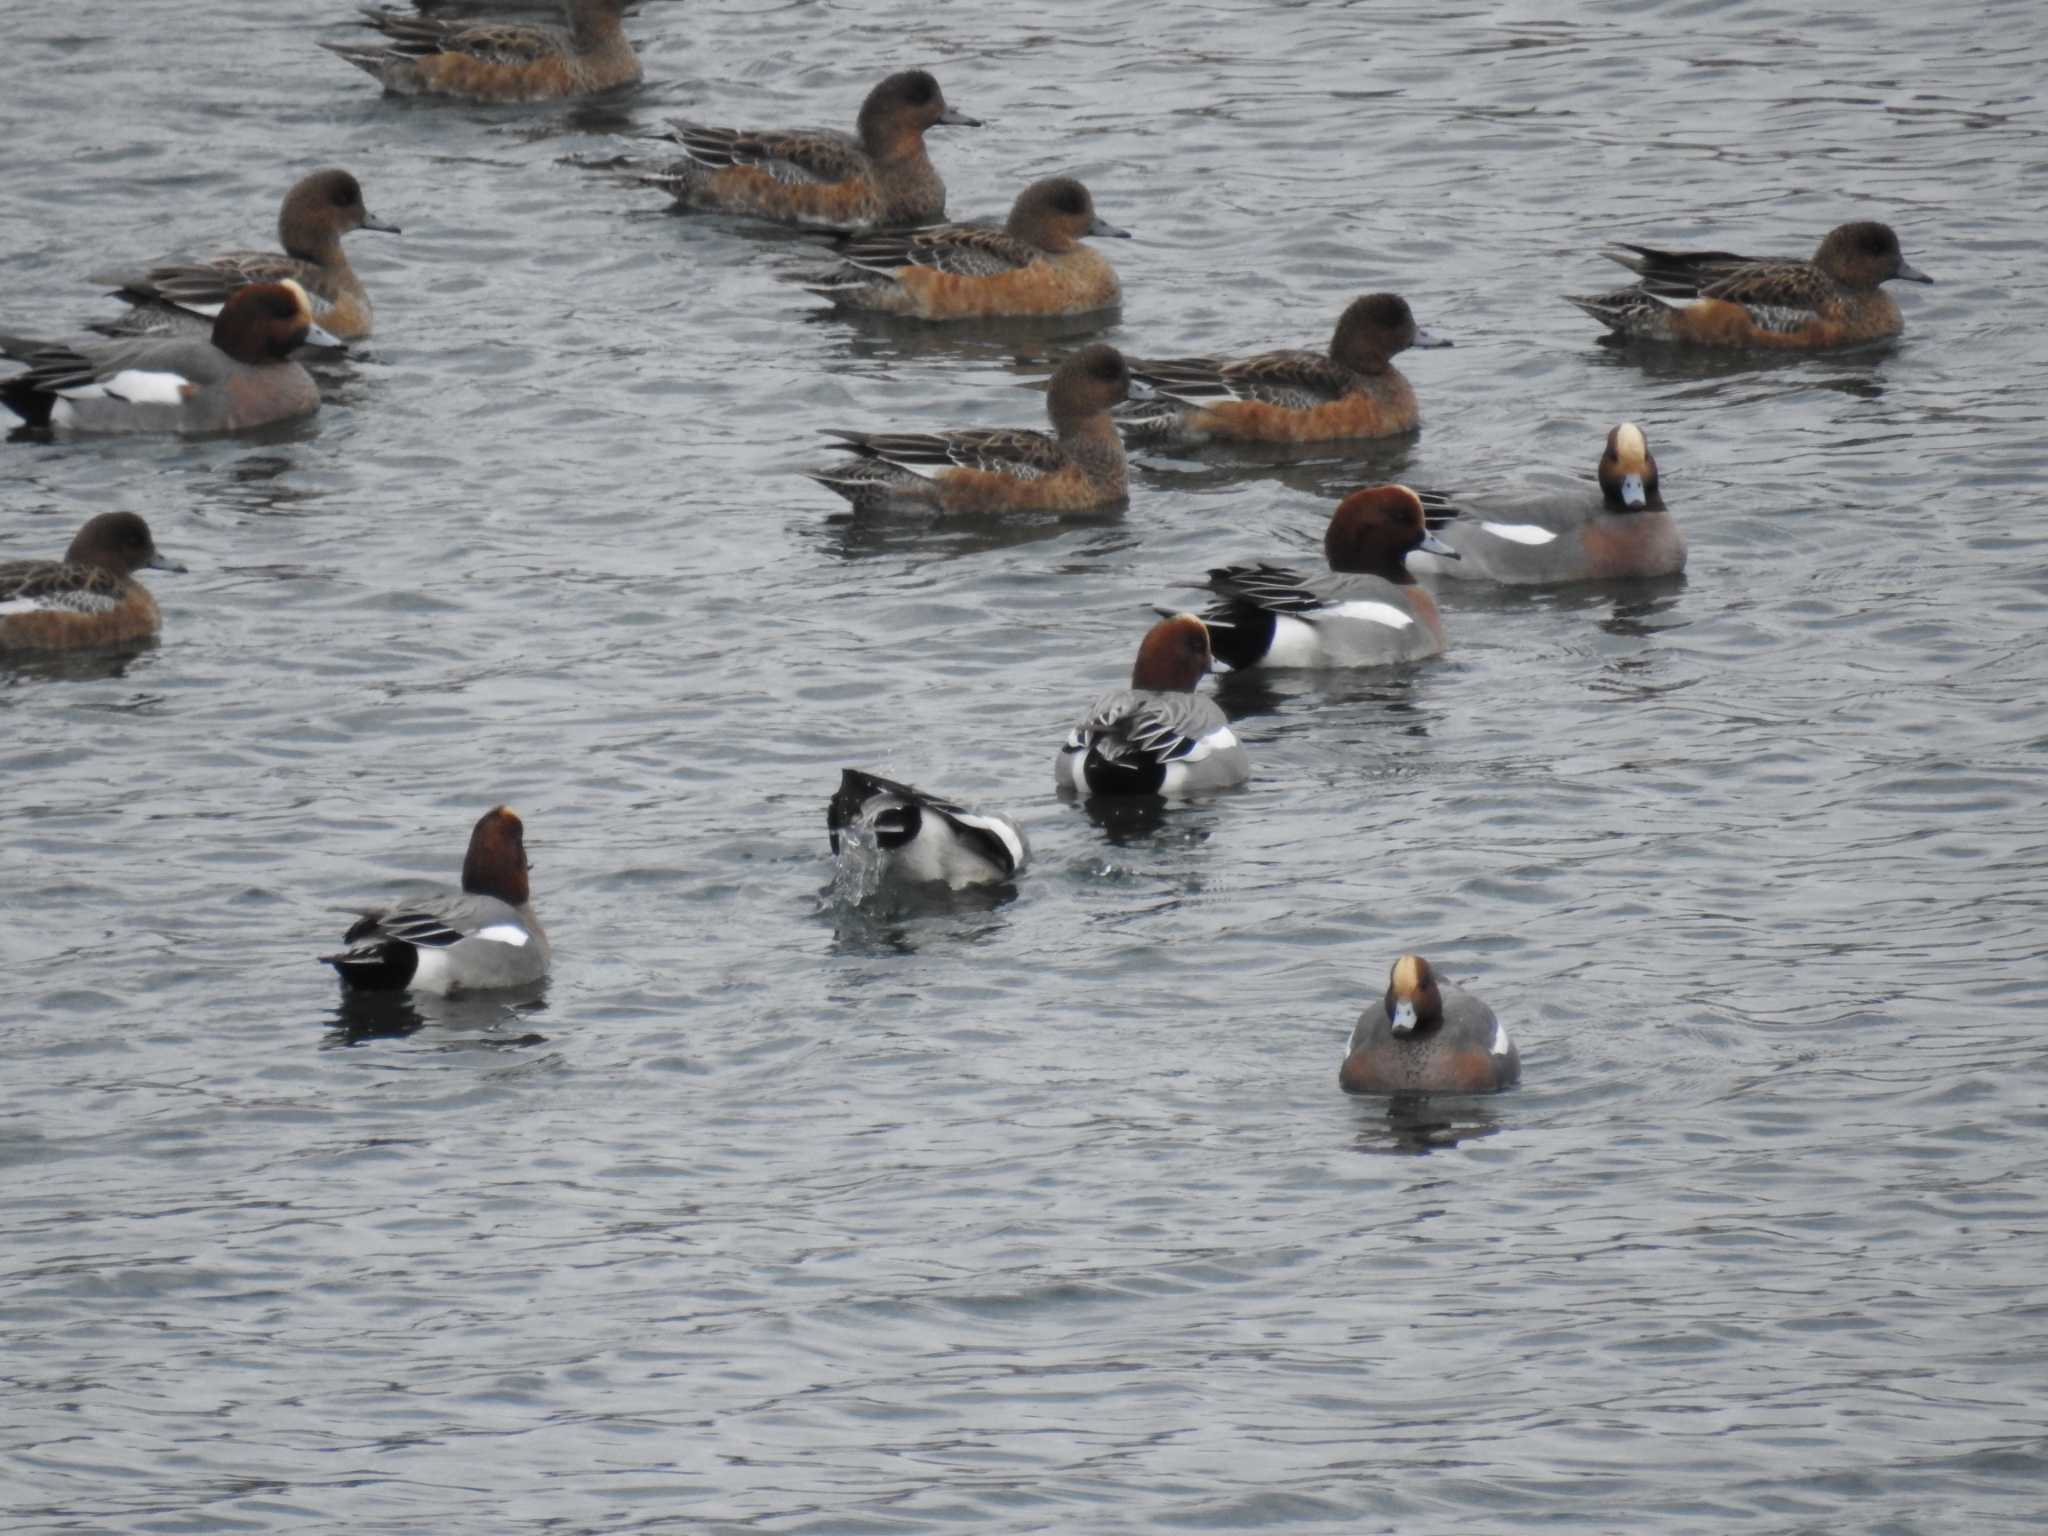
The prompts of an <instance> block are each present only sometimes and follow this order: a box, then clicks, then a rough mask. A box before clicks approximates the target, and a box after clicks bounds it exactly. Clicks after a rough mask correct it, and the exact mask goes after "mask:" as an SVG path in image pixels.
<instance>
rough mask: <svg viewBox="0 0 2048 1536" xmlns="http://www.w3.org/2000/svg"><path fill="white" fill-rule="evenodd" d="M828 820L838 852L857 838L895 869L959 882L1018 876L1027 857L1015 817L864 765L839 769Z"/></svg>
mask: <svg viewBox="0 0 2048 1536" xmlns="http://www.w3.org/2000/svg"><path fill="white" fill-rule="evenodd" d="M825 828H826V835H827V836H828V837H829V838H830V840H831V843H832V852H833V854H834V856H835V857H836V856H838V855H839V854H840V853H841V852H842V850H851V849H852V848H853V847H854V846H856V845H859V846H862V847H866V848H871V849H874V850H876V851H877V853H878V854H879V856H880V859H881V861H882V865H883V869H884V871H885V872H886V873H887V874H888V875H890V876H893V877H894V878H896V879H899V880H905V881H912V882H920V883H921V882H932V883H936V884H940V885H947V886H951V887H952V888H953V889H955V890H960V889H963V888H965V887H968V886H975V885H1000V884H1002V883H1004V882H1005V881H1008V880H1012V879H1014V878H1016V876H1017V874H1018V872H1019V871H1020V870H1022V869H1023V868H1024V864H1025V860H1026V859H1027V857H1028V850H1027V848H1026V846H1025V842H1024V834H1023V833H1022V832H1021V831H1020V830H1019V829H1018V827H1017V823H1016V822H1014V821H1012V820H1011V819H1010V818H1009V817H1007V816H994V815H988V814H985V813H982V812H977V811H970V810H967V809H966V808H964V807H962V806H959V805H956V804H954V803H953V802H952V801H950V800H941V799H939V798H938V797H937V796H936V795H928V794H926V793H925V792H924V791H923V790H921V789H916V788H914V787H912V786H911V785H908V784H900V783H898V782H897V781H896V780H894V779H885V778H883V777H881V776H880V775H879V774H873V773H867V772H864V771H863V770H861V769H859V768H846V769H842V770H841V771H840V775H839V790H838V792H837V793H836V794H834V795H833V796H832V800H831V803H830V804H829V805H828V806H827V807H826V811H825Z"/></svg>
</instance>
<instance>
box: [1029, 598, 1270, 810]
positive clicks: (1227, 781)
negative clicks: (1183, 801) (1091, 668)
mask: <svg viewBox="0 0 2048 1536" xmlns="http://www.w3.org/2000/svg"><path fill="white" fill-rule="evenodd" d="M1209 663H1210V655H1209V632H1208V629H1207V628H1206V626H1204V625H1203V623H1202V621H1201V620H1200V619H1198V618H1196V617H1195V616H1194V615H1193V614H1191V613H1177V614H1175V615H1173V616H1172V617H1171V618H1164V619H1161V620H1160V621H1159V622H1158V623H1157V624H1154V625H1153V626H1152V628H1151V629H1149V630H1148V631H1146V634H1145V638H1144V640H1143V641H1142V642H1141V643H1140V644H1139V646H1138V659H1137V662H1136V663H1135V664H1134V665H1133V666H1132V668H1131V686H1130V687H1128V688H1121V689H1118V690H1117V691H1116V692H1115V693H1105V694H1104V695H1103V696H1102V697H1101V698H1099V699H1097V700H1096V701H1095V702H1094V703H1093V704H1092V705H1090V706H1089V708H1088V713H1087V715H1086V716H1085V717H1084V718H1083V719H1082V721H1081V723H1080V724H1079V725H1077V726H1075V727H1074V729H1073V733H1072V734H1071V735H1069V736H1068V737H1067V740H1066V744H1065V745H1064V746H1062V747H1061V748H1060V751H1059V756H1058V757H1056V758H1055V759H1054V760H1053V766H1052V772H1053V782H1054V783H1055V784H1056V785H1058V786H1059V788H1061V789H1063V790H1071V791H1072V792H1074V793H1075V794H1079V795H1166V796H1174V795H1198V794H1203V793H1205V792H1207V791H1209V790H1213V789H1228V788H1229V787H1230V786H1231V785H1233V784H1242V783H1243V782H1244V781H1245V780H1246V779H1248V778H1249V777H1251V763H1250V762H1249V760H1248V759H1247V758H1246V757H1245V754H1244V748H1243V747H1242V746H1240V745H1239V744H1238V740H1237V736H1236V733H1235V732H1233V731H1232V730H1231V729H1230V722H1229V721H1228V720H1227V719H1225V718H1224V715H1223V711H1222V710H1221V709H1219V708H1217V707H1216V701H1215V700H1214V699H1212V698H1210V697H1208V696H1207V695H1206V694H1200V693H1196V692H1195V685H1196V684H1198V683H1200V682H1201V680H1202V674H1203V673H1205V672H1207V671H1208V670H1209Z"/></svg>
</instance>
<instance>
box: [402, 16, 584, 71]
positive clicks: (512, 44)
mask: <svg viewBox="0 0 2048 1536" xmlns="http://www.w3.org/2000/svg"><path fill="white" fill-rule="evenodd" d="M363 19H364V24H365V25H366V26H371V27H375V28H376V29H377V30H378V31H379V32H382V33H383V34H384V35H385V36H386V37H388V38H390V39H391V41H392V45H393V47H394V48H395V49H396V50H397V51H398V52H399V53H403V54H408V55H410V56H411V57H413V58H425V57H427V56H428V55H429V54H435V53H467V54H471V55H474V56H475V57H477V58H480V59H489V60H491V61H493V62H497V63H506V64H526V63H531V62H532V61H533V60H535V59H543V58H549V57H552V56H554V55H557V54H560V53H562V52H563V51H564V48H563V44H564V41H565V37H566V34H564V33H562V32H560V31H557V30H556V29H554V28H552V27H539V26H529V25H524V24H522V23H519V22H510V21H499V22H467V21H441V20H437V19H435V18H434V17H431V16H414V15H410V14H408V13H406V12H404V11H384V10H369V9H366V10H365V11H364V12H363Z"/></svg>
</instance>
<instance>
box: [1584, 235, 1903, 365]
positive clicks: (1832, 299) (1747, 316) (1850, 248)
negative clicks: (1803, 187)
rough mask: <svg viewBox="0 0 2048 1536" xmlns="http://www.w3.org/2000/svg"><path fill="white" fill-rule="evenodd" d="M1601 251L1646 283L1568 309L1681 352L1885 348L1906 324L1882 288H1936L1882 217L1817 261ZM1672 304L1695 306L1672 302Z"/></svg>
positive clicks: (1624, 336) (1616, 334) (1830, 239)
mask: <svg viewBox="0 0 2048 1536" xmlns="http://www.w3.org/2000/svg"><path fill="white" fill-rule="evenodd" d="M1602 254H1603V255H1605V256H1606V257H1607V258H1608V259H1609V260H1611V261H1615V262H1619V263H1620V264H1621V265H1622V266H1624V267H1627V268H1628V269H1629V270H1630V271H1632V272H1635V273H1636V274H1638V277H1639V281H1638V282H1637V283H1636V285H1635V286H1634V287H1633V288H1621V289H1617V290H1615V291H1613V292H1611V293H1598V294H1588V295H1584V296H1581V297H1576V298H1573V297H1569V296H1568V297H1567V299H1566V302H1567V303H1570V304H1576V305H1577V306H1578V307H1579V308H1580V309H1582V310H1584V311H1585V312H1586V313H1587V314H1589V315H1591V316H1592V317H1593V318H1594V319H1595V320H1598V321H1599V322H1600V323H1601V324H1602V325H1604V326H1606V327H1607V329H1608V331H1609V333H1610V335H1611V336H1612V337H1613V338H1615V339H1619V340H1625V341H1660V342H1673V343H1676V344H1679V345H1682V346H1696V347H1768V348H1773V349H1778V350H1789V351H1805V352H1814V351H1823V350H1826V349H1829V348H1833V347H1851V346H1860V345H1862V344H1864V343H1866V342H1872V341H1882V340H1885V339H1887V338H1889V337H1893V336H1896V335H1898V334H1899V333H1900V331H1901V330H1903V329H1904V328H1905V321H1904V319H1903V317H1902V316H1901V315H1900V314H1899V306H1898V304H1897V303H1896V302H1895V301H1894V300H1893V299H1892V297H1891V295H1890V294H1888V293H1885V292H1884V291H1883V290H1882V289H1881V288H1880V286H1879V285H1880V284H1882V283H1888V282H1891V281H1892V280H1893V279H1898V280H1899V281H1901V282H1908V283H1931V282H1933V281H1934V279H1933V278H1931V277H1929V276H1928V275H1927V274H1926V273H1925V272H1922V271H1921V270H1920V269H1919V268H1918V267H1915V266H1914V265H1912V264H1911V263H1910V262H1908V261H1907V260H1906V258H1905V255H1904V253H1903V252H1902V251H1901V250H1900V249H1899V237H1898V234H1897V232H1896V231H1895V230H1893V228H1892V227H1891V226H1890V225H1889V224H1881V223H1879V222H1877V221H1876V220H1874V219H1861V220H1858V221H1856V222H1854V223H1851V224H1841V225H1837V226H1836V227H1835V228H1834V229H1831V230H1829V231H1828V233H1827V235H1826V236H1825V237H1824V238H1823V239H1822V240H1821V242H1820V245H1819V247H1818V248H1817V249H1816V250H1815V251H1814V253H1813V257H1812V259H1811V260H1808V261H1800V260H1797V259H1792V258H1774V257H1754V256H1737V255H1734V254H1733V253H1731V252H1728V251H1667V250H1660V249H1658V248H1657V247H1655V246H1648V245H1631V244H1629V243H1627V242H1626V241H1623V242H1618V245H1617V249H1615V250H1611V251H1606V252H1603V253H1602ZM1673 299H1676V300H1685V301H1688V302H1685V303H1680V304H1674V303H1667V302H1666V301H1667V300H1673Z"/></svg>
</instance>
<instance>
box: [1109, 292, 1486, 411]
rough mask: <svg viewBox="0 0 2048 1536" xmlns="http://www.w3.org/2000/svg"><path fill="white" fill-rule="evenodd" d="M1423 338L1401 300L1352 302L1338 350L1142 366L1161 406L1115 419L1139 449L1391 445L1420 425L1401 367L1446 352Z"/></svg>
mask: <svg viewBox="0 0 2048 1536" xmlns="http://www.w3.org/2000/svg"><path fill="white" fill-rule="evenodd" d="M1449 345H1450V342H1448V341H1446V340H1444V339H1443V338H1442V337H1439V336H1434V335H1432V334H1430V333H1429V332H1428V331H1425V330H1423V329H1421V328H1420V327H1419V326H1417V325H1416V323H1415V314H1414V311H1412V310H1411V309H1409V307H1408V301H1407V300H1406V299H1404V298H1402V297H1401V296H1400V295H1399V294H1393V293H1369V294H1367V295H1366V296H1365V297H1363V298H1360V299H1354V300H1352V301H1351V303H1350V304H1349V305H1348V306H1347V307H1346V308H1345V310H1344V313H1343V315H1342V316H1340V317H1339V319H1338V321H1337V329H1336V332H1335V334H1334V335H1332V336H1331V338H1330V350H1329V351H1328V353H1322V352H1308V351H1299V352H1261V353H1260V354H1259V355H1258V356H1256V357H1244V358H1222V357H1175V358H1162V359H1157V360H1149V359H1144V358H1134V359H1132V361H1131V373H1132V375H1133V376H1134V377H1136V378H1140V379H1143V380H1144V381H1145V382H1147V383H1148V384H1152V385H1154V386H1156V387H1157V388H1158V390H1159V394H1160V397H1161V398H1159V399H1158V400H1155V401H1152V402H1149V403H1147V404H1146V405H1143V406H1132V407H1129V408H1127V409H1125V410H1123V411H1120V412H1118V413H1117V417H1118V420H1119V422H1120V423H1121V424H1122V426H1123V428H1124V430H1125V432H1126V433H1127V434H1129V436H1130V438H1131V441H1133V442H1136V443H1146V444H1161V445H1165V446H1179V447H1187V446H1193V445H1195V444H1200V443H1209V442H1244V443H1320V442H1328V441H1332V440H1334V439H1338V438H1349V437H1391V436H1393V435H1395V434H1396V433H1401V432H1412V431H1414V430H1415V428H1416V426H1417V425H1418V424H1419V423H1420V422H1421V420H1422V413H1421V410H1420V408H1419V407H1418V406H1417V405H1416V403H1415V390H1414V388H1413V386H1411V385H1410V384H1409V382H1408V380H1407V379H1406V378H1404V377H1403V376H1402V374H1401V370H1400V369H1398V368H1396V367H1395V366H1394V364H1393V361H1392V359H1393V357H1394V356H1395V354H1396V353H1400V352H1405V351H1406V350H1407V349H1408V348H1410V347H1447V346H1449Z"/></svg>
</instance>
